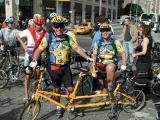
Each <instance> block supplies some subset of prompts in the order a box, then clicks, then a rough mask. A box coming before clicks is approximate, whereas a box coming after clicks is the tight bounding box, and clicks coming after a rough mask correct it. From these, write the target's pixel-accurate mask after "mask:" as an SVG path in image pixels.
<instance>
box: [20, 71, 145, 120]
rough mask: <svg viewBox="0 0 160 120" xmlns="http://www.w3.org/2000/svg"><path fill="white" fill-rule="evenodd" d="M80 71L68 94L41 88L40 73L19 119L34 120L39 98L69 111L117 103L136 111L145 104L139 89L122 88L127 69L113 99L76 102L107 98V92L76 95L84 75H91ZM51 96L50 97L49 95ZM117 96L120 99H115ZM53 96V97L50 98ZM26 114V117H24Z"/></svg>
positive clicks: (143, 95) (39, 107)
mask: <svg viewBox="0 0 160 120" xmlns="http://www.w3.org/2000/svg"><path fill="white" fill-rule="evenodd" d="M78 69H79V70H80V71H81V72H80V74H79V77H78V80H77V81H76V83H75V86H74V90H73V92H72V93H71V94H70V95H68V94H64V93H63V94H62V93H61V94H58V93H55V92H53V91H51V92H49V91H46V90H42V89H41V88H42V82H43V75H42V74H41V76H40V79H39V80H38V86H37V89H36V90H35V92H34V93H33V95H32V100H31V101H30V102H29V103H28V104H27V105H26V106H25V107H24V109H23V110H22V112H21V114H20V117H19V120H35V119H36V118H37V116H38V114H39V112H40V110H41V102H40V98H43V100H47V101H49V102H51V103H53V104H55V105H57V106H60V107H61V108H63V109H64V110H65V111H68V113H69V111H71V110H73V109H74V110H75V109H79V108H90V107H102V106H109V105H112V104H117V105H120V106H122V108H123V110H124V111H125V112H136V111H138V110H140V109H141V108H143V106H144V105H145V94H144V93H143V91H141V90H134V89H133V90H131V91H130V92H127V91H125V90H122V89H121V88H122V85H123V83H124V82H129V81H127V79H128V75H127V70H126V71H123V72H122V76H121V77H119V78H118V80H117V82H116V85H115V89H114V91H113V100H111V99H106V100H104V101H96V102H90V101H89V102H88V103H77V102H76V101H79V100H85V99H95V98H104V97H106V98H109V94H93V93H92V94H87V95H77V91H78V88H79V86H80V84H81V82H82V79H84V78H85V77H86V76H89V75H91V71H90V70H89V69H84V68H78ZM126 85H127V84H126ZM51 96H52V97H51ZM119 96H121V97H120V99H116V98H118V97H119ZM54 97H60V98H61V99H62V98H63V99H67V100H68V101H67V102H68V103H67V104H63V103H60V102H57V101H56V100H54ZM52 98H53V99H52ZM26 116H27V118H25V117H26ZM66 119H67V120H69V119H70V116H69V114H68V116H67V117H66Z"/></svg>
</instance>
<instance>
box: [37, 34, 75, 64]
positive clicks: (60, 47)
mask: <svg viewBox="0 0 160 120" xmlns="http://www.w3.org/2000/svg"><path fill="white" fill-rule="evenodd" d="M49 38H50V39H49ZM76 47H78V43H77V42H76V41H75V40H73V39H72V38H71V37H69V36H68V35H66V34H64V36H63V38H62V39H58V38H57V37H56V36H55V35H54V34H47V35H46V37H44V38H43V40H42V42H41V44H40V45H39V48H40V49H45V48H48V51H49V59H50V62H51V64H58V65H64V64H66V63H68V62H69V59H70V58H69V55H70V50H71V49H75V48H76Z"/></svg>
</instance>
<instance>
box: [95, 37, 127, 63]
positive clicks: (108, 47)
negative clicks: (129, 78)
mask: <svg viewBox="0 0 160 120" xmlns="http://www.w3.org/2000/svg"><path fill="white" fill-rule="evenodd" d="M124 51H125V49H124V48H123V46H122V44H121V43H120V41H119V40H113V39H110V40H108V41H105V40H101V41H99V42H95V44H94V46H93V54H96V55H97V56H98V61H99V62H102V63H103V64H107V62H112V61H114V58H115V56H116V54H117V52H119V53H121V54H122V53H123V52H124Z"/></svg>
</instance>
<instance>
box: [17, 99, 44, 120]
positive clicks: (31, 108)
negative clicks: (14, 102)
mask: <svg viewBox="0 0 160 120" xmlns="http://www.w3.org/2000/svg"><path fill="white" fill-rule="evenodd" d="M40 110H41V104H40V102H39V101H38V102H36V101H30V102H29V103H28V104H27V105H26V106H25V108H24V109H23V111H22V113H21V114H20V118H19V120H35V119H36V118H37V116H38V114H39V112H40Z"/></svg>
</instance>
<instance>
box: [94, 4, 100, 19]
mask: <svg viewBox="0 0 160 120" xmlns="http://www.w3.org/2000/svg"><path fill="white" fill-rule="evenodd" d="M94 16H95V18H96V17H98V16H99V7H98V6H95V7H94Z"/></svg>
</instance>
